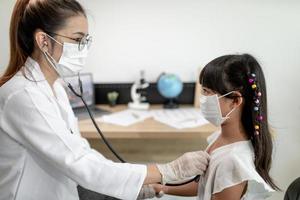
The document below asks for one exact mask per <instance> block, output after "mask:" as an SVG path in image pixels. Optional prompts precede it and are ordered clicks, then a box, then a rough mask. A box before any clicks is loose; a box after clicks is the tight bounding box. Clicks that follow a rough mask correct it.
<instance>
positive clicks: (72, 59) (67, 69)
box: [44, 36, 88, 78]
mask: <svg viewBox="0 0 300 200" xmlns="http://www.w3.org/2000/svg"><path fill="white" fill-rule="evenodd" d="M49 37H50V38H51V39H53V40H54V41H55V42H56V43H58V44H60V45H62V46H63V52H62V55H61V57H60V59H59V61H58V62H56V61H55V60H54V58H53V57H52V56H51V55H50V54H49V53H48V52H44V54H45V57H46V59H47V60H48V62H49V63H50V64H51V65H52V67H53V68H54V69H55V70H56V72H57V73H58V74H59V76H60V77H62V78H63V77H65V76H73V75H76V74H78V73H79V72H80V71H81V70H82V69H83V67H84V65H85V61H86V58H87V55H88V48H87V46H86V47H85V48H84V49H82V50H81V51H79V49H78V44H73V43H67V42H64V44H61V43H60V42H58V41H57V40H55V39H54V38H53V37H51V36H49Z"/></svg>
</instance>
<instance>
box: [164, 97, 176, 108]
mask: <svg viewBox="0 0 300 200" xmlns="http://www.w3.org/2000/svg"><path fill="white" fill-rule="evenodd" d="M164 108H166V109H175V108H179V104H178V102H177V101H176V100H175V99H174V98H172V99H168V100H167V101H166V102H165V103H164Z"/></svg>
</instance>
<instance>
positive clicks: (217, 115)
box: [200, 91, 235, 126]
mask: <svg viewBox="0 0 300 200" xmlns="http://www.w3.org/2000/svg"><path fill="white" fill-rule="evenodd" d="M231 93H233V91H232V92H229V93H227V94H224V95H222V96H220V97H218V95H217V94H214V95H211V96H205V95H202V96H200V111H201V113H202V114H203V116H204V118H205V119H206V120H207V121H209V122H210V123H212V124H213V125H215V126H221V124H223V123H224V122H225V120H227V119H228V118H229V115H230V114H231V113H232V112H233V111H234V110H235V108H233V109H232V110H231V111H230V112H229V113H227V115H226V116H225V117H223V116H222V112H221V107H220V103H219V99H220V98H222V97H225V96H227V95H229V94H231Z"/></svg>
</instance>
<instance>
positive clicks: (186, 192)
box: [152, 181, 198, 196]
mask: <svg viewBox="0 0 300 200" xmlns="http://www.w3.org/2000/svg"><path fill="white" fill-rule="evenodd" d="M152 186H153V187H154V190H155V191H156V193H159V192H160V191H163V192H164V193H165V194H170V195H176V196H197V191H198V183H197V182H195V181H193V182H190V183H187V184H185V185H180V186H166V185H160V184H154V185H152Z"/></svg>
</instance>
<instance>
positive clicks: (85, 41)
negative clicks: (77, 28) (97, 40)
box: [48, 32, 93, 51]
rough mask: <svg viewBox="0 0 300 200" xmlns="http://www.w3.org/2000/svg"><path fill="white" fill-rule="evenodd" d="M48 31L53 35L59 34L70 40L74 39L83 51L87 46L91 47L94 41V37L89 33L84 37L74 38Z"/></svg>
mask: <svg viewBox="0 0 300 200" xmlns="http://www.w3.org/2000/svg"><path fill="white" fill-rule="evenodd" d="M48 33H49V34H52V35H57V36H60V37H64V38H68V39H70V40H73V41H75V42H77V43H78V50H79V51H82V50H83V49H84V48H85V47H87V48H88V49H89V48H90V46H91V44H92V42H93V37H92V36H90V35H89V34H87V35H85V36H83V37H82V38H72V37H68V36H65V35H60V34H57V33H51V32H48Z"/></svg>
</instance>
